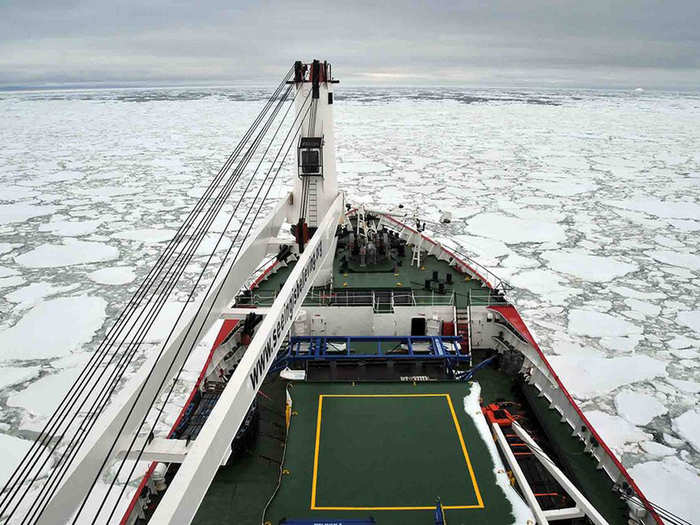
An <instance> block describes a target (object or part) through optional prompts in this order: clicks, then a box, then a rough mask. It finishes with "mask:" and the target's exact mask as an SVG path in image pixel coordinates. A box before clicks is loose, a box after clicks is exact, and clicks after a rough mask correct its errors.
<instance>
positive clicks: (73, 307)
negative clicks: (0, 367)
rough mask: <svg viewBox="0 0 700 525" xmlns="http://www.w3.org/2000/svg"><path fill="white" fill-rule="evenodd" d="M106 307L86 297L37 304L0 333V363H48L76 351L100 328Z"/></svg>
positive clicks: (98, 298) (96, 299)
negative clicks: (41, 360) (54, 358)
mask: <svg viewBox="0 0 700 525" xmlns="http://www.w3.org/2000/svg"><path fill="white" fill-rule="evenodd" d="M106 305H107V302H106V301H105V300H104V299H102V298H100V297H89V296H78V297H59V298H56V299H50V300H48V301H45V302H43V303H40V304H38V305H37V306H35V307H33V308H32V309H31V310H29V311H28V312H27V313H25V314H24V315H23V316H22V318H21V319H20V320H19V321H17V323H16V324H14V325H13V326H10V327H7V328H5V329H4V330H2V331H0V362H2V361H12V360H35V359H48V358H52V357H61V356H65V355H68V354H69V353H71V352H74V351H77V350H80V349H81V348H82V346H83V345H84V344H85V343H88V342H90V340H91V339H92V338H93V336H94V335H95V333H96V332H97V330H99V329H100V328H101V327H102V323H104V320H105V308H106ZM49 391H50V390H49Z"/></svg>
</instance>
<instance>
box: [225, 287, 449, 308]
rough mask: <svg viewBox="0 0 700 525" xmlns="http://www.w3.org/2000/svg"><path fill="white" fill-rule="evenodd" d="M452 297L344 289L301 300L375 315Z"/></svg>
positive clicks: (444, 302) (261, 300) (270, 295)
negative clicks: (368, 310)
mask: <svg viewBox="0 0 700 525" xmlns="http://www.w3.org/2000/svg"><path fill="white" fill-rule="evenodd" d="M276 298H277V292H276V291H254V292H253V293H251V294H250V295H248V296H239V298H238V301H237V302H238V304H249V305H255V306H271V305H272V303H273V302H274V301H275V299H276ZM454 304H455V294H454V293H453V292H452V293H447V294H438V293H435V292H432V293H425V294H416V293H414V292H413V291H412V290H410V291H409V290H406V291H405V292H395V291H392V290H368V291H366V292H362V293H357V292H350V291H343V290H336V291H332V292H329V291H328V290H312V291H310V292H309V293H308V295H307V296H306V298H305V299H304V306H372V307H373V309H374V311H375V312H393V311H394V309H395V308H400V307H402V306H453V305H454Z"/></svg>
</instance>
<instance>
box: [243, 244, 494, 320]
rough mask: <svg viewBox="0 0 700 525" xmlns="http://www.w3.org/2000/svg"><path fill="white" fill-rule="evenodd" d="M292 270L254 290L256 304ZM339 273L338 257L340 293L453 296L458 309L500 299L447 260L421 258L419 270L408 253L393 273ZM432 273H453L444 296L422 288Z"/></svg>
mask: <svg viewBox="0 0 700 525" xmlns="http://www.w3.org/2000/svg"><path fill="white" fill-rule="evenodd" d="M407 252H408V250H407ZM293 267H294V264H290V265H289V266H286V267H283V268H280V269H278V270H277V271H276V272H275V273H272V274H271V275H270V276H269V277H267V278H266V279H265V280H264V281H262V282H261V283H260V284H259V285H258V287H257V288H256V289H255V291H254V293H255V294H256V295H257V301H256V302H257V304H260V305H264V306H266V305H269V304H271V303H272V300H273V298H274V294H275V293H277V292H279V290H280V289H281V287H282V285H283V284H284V282H285V281H286V279H287V276H288V275H289V273H290V272H291V271H292V268H293ZM340 270H341V266H340V257H338V256H336V257H335V259H334V261H333V289H334V290H335V291H337V292H339V293H342V291H343V290H366V291H367V292H368V293H370V292H371V290H387V289H392V290H397V291H398V290H407V289H410V290H413V293H414V296H415V300H416V304H448V302H449V300H450V297H451V294H452V293H454V300H455V304H456V306H457V308H466V307H467V305H468V302H469V300H470V298H471V304H472V305H474V306H478V305H486V304H494V303H497V302H499V300H500V297H499V296H496V295H494V294H493V293H492V292H491V291H490V289H489V288H488V287H486V286H485V285H483V283H482V281H480V280H478V279H471V278H469V277H467V276H465V275H464V274H461V273H458V272H457V270H455V269H454V268H453V267H451V266H450V265H449V264H448V263H447V261H441V260H438V259H437V257H435V256H432V255H431V256H424V257H423V263H422V265H421V267H420V268H417V267H416V266H415V265H413V266H412V265H411V255H410V253H407V254H406V256H405V257H404V258H403V259H402V260H401V265H400V266H398V267H397V272H396V273H394V271H393V270H386V269H385V268H384V265H378V266H377V267H376V268H373V267H371V266H368V267H366V268H364V269H363V271H357V272H353V271H348V272H347V273H342V272H341V271H340ZM434 271H436V272H438V276H439V278H440V279H441V280H444V279H445V275H446V274H447V273H448V272H449V273H451V274H452V279H453V282H452V284H451V285H447V286H446V293H445V294H444V295H443V294H439V293H438V292H437V291H428V290H425V289H424V285H425V280H426V279H430V278H432V276H433V272H434ZM304 304H305V305H307V306H310V305H313V304H318V301H317V299H315V298H313V297H309V298H307V300H306V302H305V303H304Z"/></svg>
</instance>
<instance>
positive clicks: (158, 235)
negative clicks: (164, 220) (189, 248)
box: [113, 228, 175, 243]
mask: <svg viewBox="0 0 700 525" xmlns="http://www.w3.org/2000/svg"><path fill="white" fill-rule="evenodd" d="M174 236H175V230H163V229H158V228H144V229H140V230H130V231H123V232H119V233H115V234H114V235H113V237H116V238H117V239H126V240H129V241H140V242H144V243H159V242H165V241H169V240H170V239H172V238H173V237H174Z"/></svg>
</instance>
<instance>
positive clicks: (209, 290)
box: [74, 97, 308, 523]
mask: <svg viewBox="0 0 700 525" xmlns="http://www.w3.org/2000/svg"><path fill="white" fill-rule="evenodd" d="M307 98H308V97H307ZM305 103H306V100H305V101H304V105H305ZM304 105H302V109H303V107H304ZM290 108H291V105H290ZM307 113H308V108H307V111H306V113H305V114H304V116H303V117H302V119H301V122H300V123H299V125H298V126H297V130H296V132H295V133H294V136H292V140H291V141H290V142H289V145H288V147H287V150H286V151H285V153H284V156H283V157H282V161H281V162H280V164H279V166H278V167H277V171H276V172H275V175H274V176H273V178H272V180H271V181H270V183H269V185H268V186H267V191H266V192H265V195H264V196H263V198H262V199H261V200H260V203H259V205H258V209H257V210H256V213H255V216H254V217H253V220H252V221H251V222H250V223H249V224H248V229H247V231H246V233H245V236H244V237H243V238H244V239H245V238H247V237H248V235H249V234H250V232H251V230H252V228H253V225H254V224H255V222H256V220H257V218H258V215H259V214H260V211H261V210H262V207H263V205H264V204H265V202H266V200H267V196H268V195H269V193H270V190H271V189H272V187H273V186H274V183H275V181H276V179H277V176H278V175H279V173H280V171H281V169H282V166H283V164H284V160H285V159H286V157H287V155H288V153H289V150H290V149H291V146H292V145H293V144H294V140H295V138H296V135H297V134H298V133H299V131H300V129H301V125H302V124H303V121H304V118H305V117H306V114H307ZM299 114H300V113H298V114H297V116H296V118H295V119H294V121H293V122H292V125H291V126H290V129H289V131H288V132H287V135H286V136H285V138H284V140H283V141H282V144H281V147H280V150H279V151H278V152H277V155H276V156H275V158H274V159H273V161H272V163H271V164H270V168H269V170H268V171H267V174H266V175H265V179H264V180H263V182H262V183H261V185H260V187H259V188H258V191H257V193H256V195H255V197H254V198H253V205H251V207H250V208H249V209H248V211H247V213H246V217H245V219H244V220H243V222H242V223H241V227H240V228H239V230H238V232H237V233H236V237H235V238H234V240H233V241H232V243H231V244H230V246H229V248H228V250H227V252H226V255H225V256H224V258H223V261H222V263H221V264H220V265H219V268H218V270H217V274H216V276H215V277H214V279H213V281H212V282H211V284H210V285H209V289H208V290H207V294H206V295H209V294H210V293H212V289H213V287H214V283H215V282H216V279H217V277H218V275H219V273H220V272H221V271H222V270H223V268H224V266H225V262H226V260H228V258H229V255H230V254H231V251H232V249H233V248H234V245H235V242H236V239H237V238H238V236H239V234H240V232H241V231H242V229H243V227H244V225H245V222H246V220H247V219H248V217H249V215H250V213H251V211H252V209H253V208H254V205H255V202H256V201H257V199H258V197H259V196H260V193H261V192H262V190H263V188H264V187H265V184H266V183H267V180H268V179H269V177H270V174H271V173H272V171H273V170H274V167H275V163H276V162H277V160H278V158H279V156H280V154H281V153H282V150H283V149H284V145H285V143H286V142H287V139H288V138H289V136H290V134H291V132H292V130H293V129H294V127H295V125H296V121H297V119H298V118H299ZM285 117H286V114H285ZM283 119H284V117H283ZM281 125H282V122H280V126H279V127H278V128H277V131H276V132H275V135H276V134H277V132H278V131H279V129H280V128H281ZM273 140H274V137H273ZM271 145H272V141H271V142H270V144H269V145H268V149H269V146H271ZM261 162H262V161H261ZM259 167H260V164H259V165H258V168H259ZM256 171H257V168H256ZM222 238H223V237H222ZM222 238H220V239H219V241H221V239H222ZM242 249H243V243H241V244H239V245H238V250H237V252H236V255H235V256H234V257H233V259H231V264H230V266H229V270H228V272H230V270H231V269H232V268H233V264H234V262H235V261H237V260H238V257H239V255H240V253H241V251H242ZM222 289H223V287H222V286H220V287H219V288H218V290H216V295H215V299H214V301H213V302H212V303H211V305H210V307H209V310H208V311H207V315H206V316H205V317H204V320H203V321H202V323H201V324H200V326H199V328H198V331H197V334H196V335H195V341H197V340H198V339H199V337H200V335H201V334H202V330H203V329H204V326H205V324H206V319H207V318H208V317H209V315H210V314H211V311H212V309H213V306H214V304H216V300H217V299H218V297H219V294H220V293H221V291H222ZM202 306H204V304H203V303H202V304H201V305H200V309H201V308H202ZM198 313H199V311H198ZM195 318H196V317H195ZM193 325H194V318H193V321H192V323H191V324H190V326H189V327H188V331H189V330H190V329H191V328H192V327H193ZM194 346H195V345H194V344H193V345H191V347H190V348H189V349H188V350H187V352H186V355H185V358H184V359H183V360H182V364H181V365H180V367H179V370H178V372H177V375H176V376H175V379H174V381H173V382H172V384H171V386H170V389H169V390H168V393H167V395H166V397H165V399H164V401H163V403H162V404H161V407H160V409H159V411H158V413H157V415H156V418H155V421H154V422H153V424H152V426H151V429H150V433H149V435H151V434H152V433H153V432H154V431H155V427H156V425H157V424H158V421H159V419H160V417H161V416H162V414H163V411H164V409H165V406H166V405H167V403H168V401H169V399H170V396H171V395H172V393H173V391H174V389H175V385H176V384H177V381H178V380H179V378H180V375H181V374H182V371H183V369H184V366H185V363H186V362H187V358H188V357H189V355H190V354H191V352H192V350H193V349H194ZM181 349H182V344H181V345H180V349H179V350H181ZM179 350H178V351H179ZM174 363H175V358H174V359H173V360H172V362H171V366H172V365H174ZM163 384H164V382H161V385H160V387H159V389H158V390H159V392H160V389H161V388H162V387H163ZM158 397H160V395H156V396H155V397H154V398H153V400H152V401H151V407H152V406H153V405H154V404H155V402H156V401H157V399H158ZM147 415H148V414H146V415H145V416H144V417H143V419H142V422H141V425H143V424H144V423H145V421H146V419H147ZM140 428H141V426H139V429H140ZM137 437H138V434H137V433H135V434H134V438H132V441H131V445H130V447H129V449H128V452H131V450H132V447H133V445H134V444H135V441H136V438H137ZM147 444H148V442H147V441H146V442H144V444H143V445H142V446H141V448H140V451H139V454H138V457H137V458H136V460H135V461H134V462H133V465H132V467H131V471H130V473H129V476H128V477H127V479H131V476H132V475H133V473H134V470H135V469H136V466H137V465H138V462H139V460H140V459H141V457H142V455H143V453H144V451H145V448H146V446H147ZM128 452H127V455H128ZM125 462H126V455H125V457H124V459H122V461H121V464H120V466H119V469H118V471H117V473H116V474H115V476H114V478H113V479H112V483H111V484H110V489H109V490H111V488H112V486H113V485H114V482H115V481H116V480H117V478H118V476H119V473H120V472H121V468H122V467H123V466H124V464H125ZM126 486H127V485H126V483H125V484H123V485H122V489H121V492H120V494H119V497H118V498H117V500H116V503H115V505H114V506H113V508H112V511H111V513H110V515H109V516H108V518H107V521H109V520H110V519H111V517H112V516H113V514H114V512H115V511H116V508H117V506H118V503H119V500H120V499H121V497H122V496H123V494H124V490H125V489H126ZM108 494H109V491H108ZM108 494H107V495H105V497H104V498H103V501H102V504H101V505H100V507H99V509H98V511H97V513H96V514H95V517H94V519H93V523H95V522H96V521H97V518H98V517H99V513H100V511H101V509H102V507H103V505H104V503H105V502H106V499H107V496H108ZM76 518H77V517H76ZM74 523H75V520H74Z"/></svg>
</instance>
